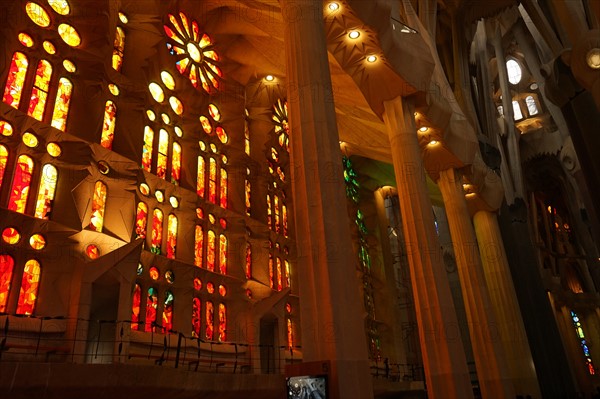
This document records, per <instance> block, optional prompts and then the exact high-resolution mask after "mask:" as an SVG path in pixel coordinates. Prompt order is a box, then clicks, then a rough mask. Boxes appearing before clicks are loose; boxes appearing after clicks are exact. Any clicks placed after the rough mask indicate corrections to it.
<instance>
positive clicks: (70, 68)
mask: <svg viewBox="0 0 600 399" xmlns="http://www.w3.org/2000/svg"><path fill="white" fill-rule="evenodd" d="M63 67H64V68H65V70H66V71H67V72H71V73H73V72H75V71H76V70H77V67H75V64H73V62H71V61H70V60H64V61H63Z"/></svg>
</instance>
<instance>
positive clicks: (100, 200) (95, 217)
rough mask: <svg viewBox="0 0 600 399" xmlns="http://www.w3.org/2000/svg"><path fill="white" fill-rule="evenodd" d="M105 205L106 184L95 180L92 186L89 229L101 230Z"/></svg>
mask: <svg viewBox="0 0 600 399" xmlns="http://www.w3.org/2000/svg"><path fill="white" fill-rule="evenodd" d="M105 206H106V184H104V183H103V182H101V181H97V182H96V184H95V186H94V196H93V199H92V218H91V219H90V226H89V227H90V229H92V230H94V231H97V232H99V233H100V232H102V226H103V225H104V208H105Z"/></svg>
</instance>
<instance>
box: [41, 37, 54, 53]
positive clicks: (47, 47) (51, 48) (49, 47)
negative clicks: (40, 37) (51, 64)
mask: <svg viewBox="0 0 600 399" xmlns="http://www.w3.org/2000/svg"><path fill="white" fill-rule="evenodd" d="M42 47H44V50H46V52H47V53H48V54H55V53H56V47H54V44H52V42H50V41H48V40H44V42H43V43H42Z"/></svg>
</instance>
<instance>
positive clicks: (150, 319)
mask: <svg viewBox="0 0 600 399" xmlns="http://www.w3.org/2000/svg"><path fill="white" fill-rule="evenodd" d="M157 308H158V292H157V291H156V289H155V288H152V287H150V288H149V289H148V297H147V298H146V326H145V328H144V330H145V331H146V332H152V331H156V327H155V325H154V323H156V309H157Z"/></svg>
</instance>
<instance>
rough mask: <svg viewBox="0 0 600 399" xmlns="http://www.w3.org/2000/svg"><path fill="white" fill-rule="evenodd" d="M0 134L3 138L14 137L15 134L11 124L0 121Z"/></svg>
mask: <svg viewBox="0 0 600 399" xmlns="http://www.w3.org/2000/svg"><path fill="white" fill-rule="evenodd" d="M0 133H1V134H2V135H3V136H7V137H8V136H12V134H13V127H12V125H11V124H10V123H8V122H7V121H0Z"/></svg>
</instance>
